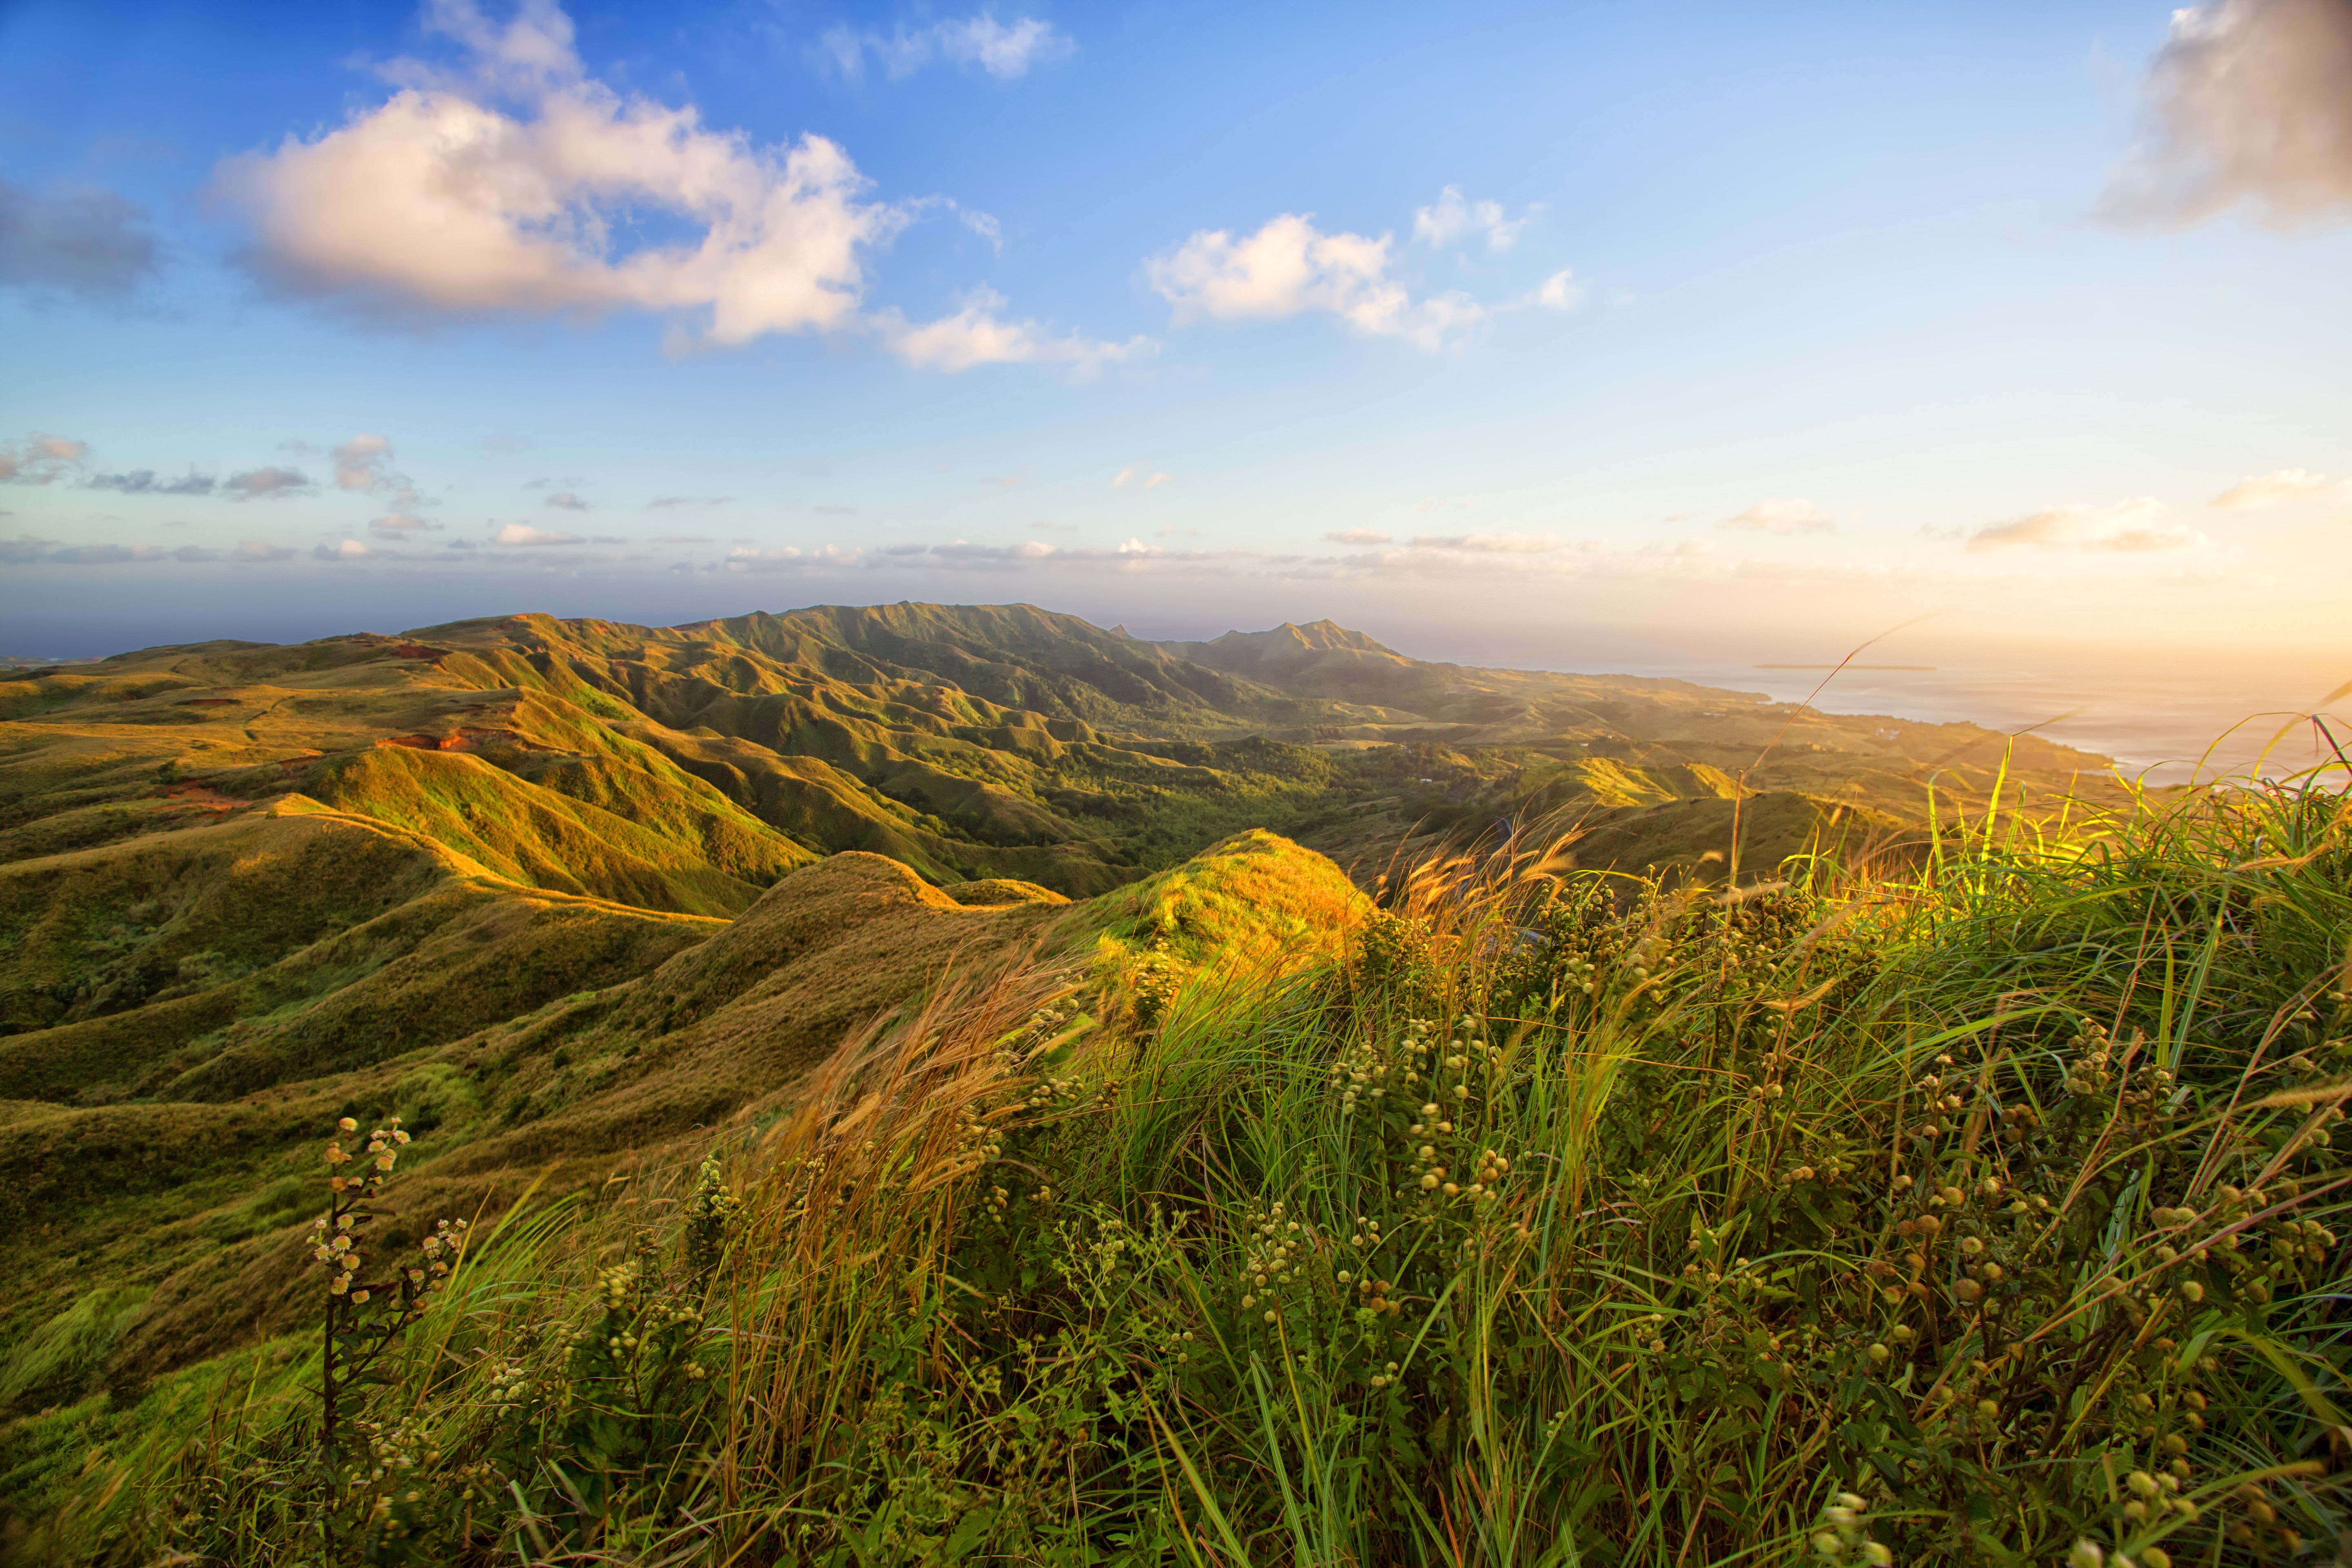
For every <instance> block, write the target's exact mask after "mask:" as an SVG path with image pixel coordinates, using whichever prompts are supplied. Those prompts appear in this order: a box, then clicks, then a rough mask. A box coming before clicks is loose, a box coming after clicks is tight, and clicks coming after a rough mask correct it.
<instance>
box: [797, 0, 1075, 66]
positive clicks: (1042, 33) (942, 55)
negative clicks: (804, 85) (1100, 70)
mask: <svg viewBox="0 0 2352 1568" xmlns="http://www.w3.org/2000/svg"><path fill="white" fill-rule="evenodd" d="M1077 47H1078V46H1077V44H1076V40H1074V39H1073V38H1071V37H1070V36H1069V35H1068V34H1067V33H1065V32H1063V31H1062V30H1061V29H1060V28H1058V27H1056V26H1054V25H1053V24H1052V23H1051V22H1046V21H1041V20H1039V19H1038V18H1037V17H1034V16H1015V17H1014V18H1013V20H1012V21H1010V22H1000V21H998V20H997V19H996V16H995V13H994V12H992V11H982V12H980V13H979V14H978V15H976V16H965V17H962V18H960V19H957V20H951V21H941V22H933V23H930V24H929V25H928V26H919V27H909V26H907V24H905V23H904V22H901V23H899V24H898V26H896V27H895V28H893V29H892V30H891V31H890V32H889V33H888V34H887V35H885V34H882V33H878V32H876V31H874V30H872V29H870V28H869V29H865V30H862V31H861V30H860V29H858V28H856V27H852V26H848V25H846V24H845V23H843V24H835V26H831V27H827V28H826V29H825V30H824V33H823V34H821V35H820V36H819V37H818V38H817V47H816V50H815V53H816V58H818V60H819V61H820V62H822V63H824V64H826V65H829V66H831V67H833V68H835V69H836V70H838V71H839V72H840V73H841V74H842V75H843V76H845V77H847V78H848V79H851V80H852V81H855V80H856V79H859V78H860V77H862V76H864V75H865V74H866V57H867V56H868V55H872V56H873V57H874V58H876V59H877V60H878V61H880V62H881V65H882V68H883V70H884V71H885V72H886V73H887V74H888V75H889V77H890V78H891V79H893V80H896V79H899V78H902V77H908V76H912V75H914V73H915V72H917V71H919V70H920V69H922V68H924V67H925V66H927V65H929V64H930V63H931V62H932V61H933V60H945V61H947V62H948V63H949V64H950V65H954V66H961V67H962V68H964V69H966V70H970V69H972V68H979V69H981V70H983V71H986V72H987V73H988V74H989V75H990V76H992V77H994V78H996V79H997V80H999V81H1011V80H1013V79H1015V78H1018V77H1023V76H1026V75H1028V74H1029V70H1030V68H1031V67H1033V66H1039V65H1045V64H1048V63H1050V62H1052V61H1054V60H1059V59H1066V58H1069V57H1070V55H1071V54H1073V53H1074V52H1076V48H1077Z"/></svg>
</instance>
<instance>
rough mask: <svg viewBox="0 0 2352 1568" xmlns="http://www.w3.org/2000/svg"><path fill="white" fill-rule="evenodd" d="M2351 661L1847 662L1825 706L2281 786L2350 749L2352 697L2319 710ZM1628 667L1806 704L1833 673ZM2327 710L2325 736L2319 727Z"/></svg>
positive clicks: (2187, 773) (2167, 771)
mask: <svg viewBox="0 0 2352 1568" xmlns="http://www.w3.org/2000/svg"><path fill="white" fill-rule="evenodd" d="M1869 657H1870V656H1868V655H1865V656H1864V659H1865V660H1867V659H1868V658H1869ZM1906 662H1908V661H1907V660H1906ZM2345 666H2346V668H2344V669H2343V670H2342V672H2341V673H2338V674H2335V675H2334V676H2333V678H2332V679H2330V678H2329V676H2328V674H2327V673H2326V672H2325V665H2324V663H2322V662H2321V661H2318V660H2312V661H2309V662H2303V661H2278V662H2275V663H2265V664H2262V665H2251V666H2250V665H2241V666H2239V667H2237V668H2219V669H2216V668H2205V669H2202V670H2200V669H2197V668H2175V669H2172V670H2168V671H2154V670H2148V669H2147V668H2116V667H2107V668H2101V667H2100V665H2099V664H2098V663H2097V662H2095V661H2088V660H2069V661H2063V662H2062V661H2059V660H2056V659H2051V660H2041V661H2030V662H2029V661H2018V662H2011V661H2007V660H1985V661H1981V662H1970V661H1965V660H1962V661H1955V662H1953V663H1949V664H1942V663H1939V664H1937V665H1936V666H1935V667H1934V668H1927V669H1866V668H1865V669H1857V668H1847V669H1844V670H1843V671H1840V672H1839V673H1837V674H1836V675H1835V676H1834V677H1833V678H1832V679H1831V680H1830V682H1829V685H1828V686H1827V687H1826V688H1825V689H1822V691H1821V693H1820V694H1819V695H1818V696H1816V697H1814V698H1813V702H1814V705H1815V706H1816V707H1818V708H1820V709H1822V710H1823V711H1825V712H1830V713H1860V714H1881V713H1883V714H1886V715H1888V716H1890V717H1893V718H1897V719H1912V720H1926V721H1936V722H1956V721H1965V722H1969V723H1974V724H1981V725H1983V726H1984V727H1985V728H1987V729H1989V730H1999V731H2004V732H2009V733H2014V732H2017V731H2022V730H2032V731H2033V732H2034V733H2036V734H2039V735H2042V736H2045V737H2047V738H2048V739H2050V740H2053V741H2058V742H2063V743H2064V744H2066V745H2070V746H2074V747H2079V748H2080V749H2082V750H2084V751H2086V752H2097V753H2098V754H2100V755H2102V756H2107V757H2112V758H2114V759H2115V760H2116V763H2117V764H2118V765H2119V766H2120V768H2121V769H2122V771H2123V772H2124V773H2126V774H2128V775H2131V776H2134V777H2141V778H2144V779H2145V780H2146V781H2147V783H2149V784H2184V783H2187V782H2189V781H2190V780H2191V779H2194V778H2200V777H2202V778H2210V777H2213V776H2215V775H2216V774H2217V773H2218V774H2221V775H2223V776H2243V775H2246V774H2248V773H2255V772H2259V773H2263V775H2265V776H2268V777H2272V778H2283V777H2288V776H2292V775H2294V774H2297V773H2305V772H2308V771H2309V770H2311V769H2313V768H2315V767H2322V766H2326V764H2329V763H2333V762H2334V753H2333V752H2332V751H2331V750H2330V747H2329V742H2328V736H2327V731H2332V733H2333V737H2334V741H2335V742H2336V744H2340V745H2342V746H2343V747H2344V749H2345V752H2347V754H2352V699H2338V700H2336V702H2335V703H2334V704H2333V705H2332V706H2327V707H2323V706H2322V705H2321V701H2322V699H2324V698H2326V696H2327V695H2328V694H2329V692H2330V691H2331V690H2332V689H2335V688H2336V687H2338V686H2341V685H2343V684H2344V683H2345V682H2346V681H2347V680H2352V655H2348V656H2347V658H2346V660H2345ZM1624 673H1626V674H1628V675H1661V676H1677V677H1680V678H1681V679H1685V680H1691V681H1696V682H1698V683H1699V684H1701V685H1705V686H1722V687H1729V688H1731V689H1736V690H1742V691H1760V692H1763V693H1764V694H1766V695H1767V696H1769V698H1771V699H1772V700H1774V701H1776V702H1796V701H1801V700H1804V699H1805V698H1806V697H1807V696H1809V695H1811V693H1812V692H1813V689H1814V688H1815V687H1816V686H1818V685H1819V684H1820V683H1821V681H1822V677H1823V676H1824V675H1827V674H1829V671H1827V670H1824V669H1774V668H1758V667H1757V665H1756V663H1754V662H1750V663H1749V664H1748V665H1746V666H1744V667H1743V666H1739V665H1735V664H1731V663H1729V662H1723V663H1709V664H1676V665H1674V666H1664V665H1659V666H1650V667H1644V668H1628V669H1627V670H1625V671H1624ZM2315 713H2316V714H2317V715H2318V716H2319V718H2320V720H2321V721H2322V723H2323V724H2324V725H2325V726H2326V730H2325V731H2323V729H2322V728H2321V726H2320V725H2316V724H2315V723H2313V722H2312V721H2311V718H2310V715H2313V714H2315ZM2324 776H2326V778H2327V780H2328V782H2329V783H2330V784H2333V785H2334V786H2336V787H2338V788H2340V787H2343V786H2344V784H2346V783H2347V773H2346V770H2345V769H2344V768H2343V767H2342V766H2341V765H2340V764H2337V765H2336V766H2333V767H2331V768H2329V769H2328V772H2327V773H2326V774H2325V775H2324Z"/></svg>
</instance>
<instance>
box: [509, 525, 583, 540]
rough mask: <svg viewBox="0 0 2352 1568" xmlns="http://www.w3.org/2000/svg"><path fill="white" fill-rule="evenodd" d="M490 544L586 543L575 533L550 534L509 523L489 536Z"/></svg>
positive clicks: (545, 531) (542, 530)
mask: <svg viewBox="0 0 2352 1568" xmlns="http://www.w3.org/2000/svg"><path fill="white" fill-rule="evenodd" d="M490 542H491V543H492V544H513V545H547V544H584V543H586V541H585V540H583V539H582V538H581V537H580V536H579V535H578V534H576V533H551V532H549V531H547V530H545V529H542V528H533V527H531V526H530V524H529V523H525V522H510V523H508V524H507V525H506V526H505V527H503V528H501V529H499V531H497V532H496V533H494V534H492V535H490Z"/></svg>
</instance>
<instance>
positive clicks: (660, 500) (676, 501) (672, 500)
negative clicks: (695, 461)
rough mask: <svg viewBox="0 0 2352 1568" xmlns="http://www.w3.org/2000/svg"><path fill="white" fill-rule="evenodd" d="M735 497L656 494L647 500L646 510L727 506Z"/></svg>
mask: <svg viewBox="0 0 2352 1568" xmlns="http://www.w3.org/2000/svg"><path fill="white" fill-rule="evenodd" d="M734 499H735V498H734V497H733V496H656V497H655V498H654V499H653V500H649V501H647V502H646V510H647V511H660V510H664V509H665V508H667V507H678V506H725V505H726V504H727V503H728V502H729V501H731V500H734Z"/></svg>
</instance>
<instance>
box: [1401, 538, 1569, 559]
mask: <svg viewBox="0 0 2352 1568" xmlns="http://www.w3.org/2000/svg"><path fill="white" fill-rule="evenodd" d="M1412 547H1413V548H1414V549H1415V550H1458V551H1462V552H1466V553H1468V554H1472V555H1549V554H1550V553H1551V552H1553V551H1555V550H1558V549H1559V538H1558V537H1557V536H1556V535H1553V534H1549V533H1453V534H1443V535H1441V534H1431V533H1423V534H1416V535H1415V536H1414V537H1413V541H1412Z"/></svg>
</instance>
